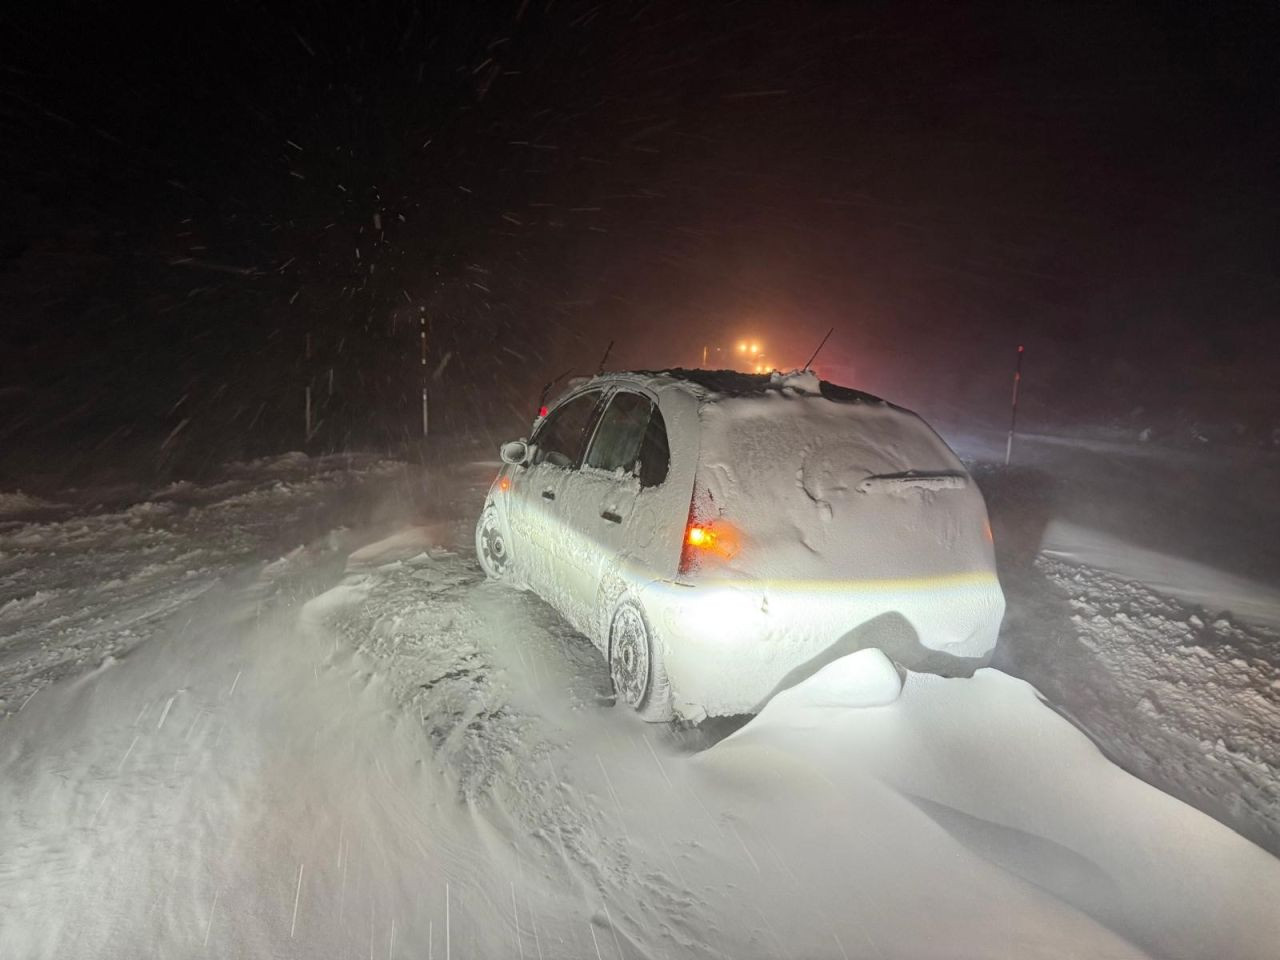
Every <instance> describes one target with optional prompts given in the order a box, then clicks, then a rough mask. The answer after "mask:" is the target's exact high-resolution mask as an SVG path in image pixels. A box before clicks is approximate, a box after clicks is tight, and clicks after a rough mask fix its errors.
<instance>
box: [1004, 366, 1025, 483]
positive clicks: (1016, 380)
mask: <svg viewBox="0 0 1280 960" xmlns="http://www.w3.org/2000/svg"><path fill="white" fill-rule="evenodd" d="M1020 383H1022V344H1018V362H1017V365H1016V366H1014V368H1013V404H1012V407H1011V410H1010V413H1009V439H1008V440H1006V441H1005V445H1004V465H1005V466H1006V467H1007V466H1008V465H1009V458H1010V457H1012V456H1013V431H1014V429H1015V428H1016V427H1017V425H1018V385H1019V384H1020Z"/></svg>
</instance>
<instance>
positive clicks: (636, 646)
mask: <svg viewBox="0 0 1280 960" xmlns="http://www.w3.org/2000/svg"><path fill="white" fill-rule="evenodd" d="M609 676H610V678H611V679H612V680H613V690H614V693H615V694H616V696H617V698H618V702H619V703H625V704H626V705H627V706H629V707H631V708H632V709H633V710H635V711H636V713H638V714H640V716H641V718H642V719H644V720H647V721H649V722H650V723H665V722H666V721H668V720H670V719H671V718H672V716H673V711H672V707H671V684H670V683H669V682H668V681H667V671H666V670H665V669H664V668H663V665H662V651H661V648H660V646H659V644H658V643H657V642H656V638H655V637H654V634H653V630H652V628H651V627H650V626H649V620H648V618H647V617H646V616H645V615H644V611H643V610H641V609H640V605H639V604H638V603H636V602H635V601H634V600H630V599H627V600H623V601H622V602H621V603H620V604H618V606H617V608H616V609H615V610H614V611H613V617H612V618H611V619H610V621H609Z"/></svg>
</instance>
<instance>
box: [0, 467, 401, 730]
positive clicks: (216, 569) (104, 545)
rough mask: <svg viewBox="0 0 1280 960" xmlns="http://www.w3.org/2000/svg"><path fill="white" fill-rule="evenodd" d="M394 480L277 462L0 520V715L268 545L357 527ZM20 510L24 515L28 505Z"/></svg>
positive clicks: (139, 637) (122, 644)
mask: <svg viewBox="0 0 1280 960" xmlns="http://www.w3.org/2000/svg"><path fill="white" fill-rule="evenodd" d="M402 472H403V466H402V465H400V464H395V463H391V462H388V461H378V460H375V459H372V458H355V459H353V458H350V457H345V456H341V457H337V456H335V457H319V458H309V457H306V456H304V455H303V454H296V453H295V454H285V455H283V456H281V457H273V458H269V459H265V460H258V461H253V462H250V463H235V464H230V465H228V466H227V467H226V468H225V469H224V471H223V474H222V476H221V477H219V478H217V479H215V480H214V481H212V482H210V483H205V484H193V483H177V484H171V485H169V486H167V487H165V488H163V489H161V490H158V491H153V492H149V493H147V492H137V493H132V497H135V498H136V499H133V500H132V502H128V503H126V504H124V505H116V504H114V503H113V504H111V505H107V506H104V505H102V504H101V503H100V502H99V501H97V500H96V499H95V498H94V492H93V491H79V492H78V495H79V500H80V505H79V506H76V505H72V504H70V503H63V504H56V503H50V502H47V501H39V502H38V505H39V506H40V510H39V512H38V519H28V520H14V521H8V522H6V521H4V520H2V519H0V713H5V712H11V711H13V710H17V709H19V707H20V706H21V705H22V704H23V703H25V702H26V701H27V699H28V698H29V697H30V696H31V695H32V694H33V693H34V692H35V691H36V690H38V689H39V688H40V687H41V686H44V685H45V684H47V683H50V682H52V681H54V680H56V679H57V678H59V677H61V676H65V675H67V674H69V673H72V672H75V671H77V670H79V669H83V668H84V667H85V666H86V665H88V664H94V663H97V662H100V661H101V660H102V659H103V658H104V657H107V656H119V655H121V654H123V653H125V652H127V651H128V650H129V649H131V648H132V647H134V646H136V645H137V644H139V643H141V642H142V641H144V640H146V639H147V638H148V637H150V636H152V635H153V632H154V630H155V626H156V624H157V622H158V621H160V620H162V619H163V618H164V617H166V616H169V615H171V614H173V613H174V612H175V611H177V610H179V609H181V608H182V607H183V606H184V605H186V604H189V603H190V602H191V601H192V600H194V599H195V598H197V597H199V596H201V595H202V594H204V593H205V592H206V591H208V590H209V589H211V588H212V587H213V586H214V585H215V584H216V583H217V582H218V581H219V579H220V578H221V577H223V576H226V575H227V574H229V573H231V572H232V571H234V570H235V569H237V568H238V567H240V566H243V565H245V564H247V563H251V562H253V561H255V560H261V559H268V558H271V556H272V555H271V552H272V551H274V550H277V549H278V548H279V545H280V544H281V542H282V541H283V543H285V544H287V545H288V549H292V548H294V547H297V546H298V545H300V544H304V543H310V542H312V541H313V540H315V539H316V538H317V537H319V536H320V535H321V534H324V533H326V532H328V531H329V530H330V529H331V528H332V526H333V524H334V522H335V521H339V520H340V516H339V513H338V511H339V510H349V511H351V514H349V515H348V516H347V517H346V519H347V521H348V522H350V521H364V520H367V519H368V510H369V509H370V507H371V506H372V503H373V502H374V499H373V498H377V497H381V496H382V495H383V493H384V491H385V488H386V487H387V486H388V485H389V484H390V482H391V481H392V480H393V479H394V478H395V477H396V476H398V475H400V474H401V473H402ZM105 493H106V495H107V496H110V497H112V498H113V499H116V500H118V499H119V497H120V495H121V494H120V492H119V491H107V492H105ZM21 499H22V500H23V502H24V503H25V504H26V509H25V512H26V513H30V512H31V505H32V503H35V501H30V498H27V497H26V496H25V495H22V497H21ZM353 501H354V510H353V509H352V508H353ZM4 502H6V503H8V502H10V499H9V498H6V499H5V501H4ZM276 556H278V554H276Z"/></svg>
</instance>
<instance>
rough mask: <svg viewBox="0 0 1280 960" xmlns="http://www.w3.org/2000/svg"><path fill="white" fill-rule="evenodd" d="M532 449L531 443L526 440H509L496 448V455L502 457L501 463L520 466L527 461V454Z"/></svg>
mask: <svg viewBox="0 0 1280 960" xmlns="http://www.w3.org/2000/svg"><path fill="white" fill-rule="evenodd" d="M532 451H533V445H532V444H530V443H529V441H528V440H510V441H508V442H507V443H504V444H503V445H502V446H500V447H499V448H498V455H499V456H500V457H502V462H503V463H509V464H511V465H512V466H513V467H522V466H524V465H525V464H526V463H528V462H529V454H530V453H531V452H532Z"/></svg>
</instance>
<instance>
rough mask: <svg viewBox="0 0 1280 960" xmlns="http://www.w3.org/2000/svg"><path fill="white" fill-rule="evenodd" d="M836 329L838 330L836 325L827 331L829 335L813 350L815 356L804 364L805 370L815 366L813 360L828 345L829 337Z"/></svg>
mask: <svg viewBox="0 0 1280 960" xmlns="http://www.w3.org/2000/svg"><path fill="white" fill-rule="evenodd" d="M835 331H836V328H835V327H832V328H831V329H830V330H828V331H827V336H825V337H823V338H822V342H821V343H820V344H818V349H817V350H815V351H813V356H812V357H810V358H809V362H808V363H806V364H805V365H804V369H805V370H808V369H809V368H810V367H812V366H813V361H814V360H815V359H816V358H817V356H818V354H819V353H820V352H821V350H822V348H823V347H825V346H826V345H827V339H828V338H829V337H830V336H831V334H833V333H835Z"/></svg>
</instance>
